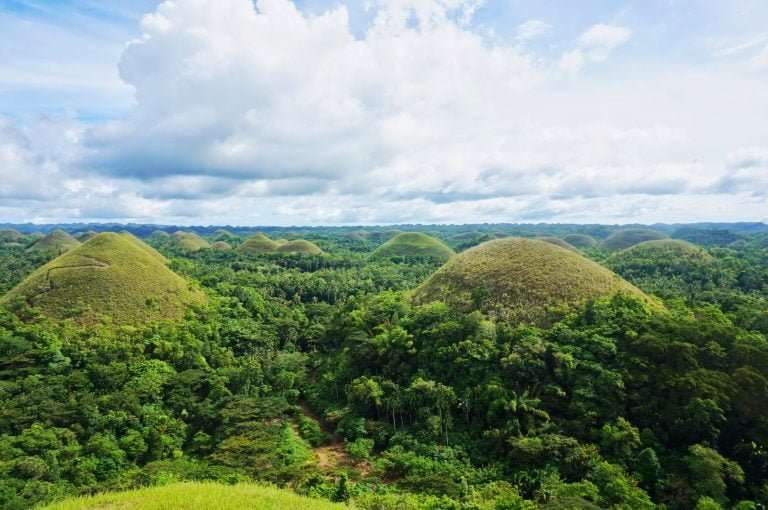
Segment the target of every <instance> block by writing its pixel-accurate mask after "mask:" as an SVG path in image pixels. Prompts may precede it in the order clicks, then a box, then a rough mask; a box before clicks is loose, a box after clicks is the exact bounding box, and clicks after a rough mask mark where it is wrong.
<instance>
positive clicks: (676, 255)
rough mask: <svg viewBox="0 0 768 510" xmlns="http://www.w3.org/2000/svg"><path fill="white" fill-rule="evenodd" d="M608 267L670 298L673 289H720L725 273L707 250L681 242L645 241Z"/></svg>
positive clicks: (616, 257) (612, 259) (618, 255)
mask: <svg viewBox="0 0 768 510" xmlns="http://www.w3.org/2000/svg"><path fill="white" fill-rule="evenodd" d="M606 265H607V266H608V267H610V268H611V269H613V270H614V271H616V272H617V273H618V274H620V275H622V276H623V277H624V278H626V279H628V280H630V281H631V282H633V283H635V284H636V285H638V286H639V287H642V288H643V289H645V290H648V291H651V292H654V293H656V294H660V295H666V294H667V293H668V292H667V291H668V290H669V289H670V288H674V289H678V290H679V289H680V288H683V287H685V288H687V289H688V291H689V292H698V291H700V290H702V289H703V288H705V287H707V286H710V287H711V286H718V285H719V282H720V277H721V276H722V271H718V269H717V263H716V260H715V258H714V257H712V255H710V254H709V253H708V252H707V251H706V250H705V249H703V248H701V247H699V246H696V245H695V244H691V243H689V242H687V241H681V240H679V239H660V240H657V241H645V242H643V243H640V244H636V245H634V246H632V247H630V248H627V249H626V250H622V251H620V252H617V253H614V254H613V255H611V256H610V257H609V258H608V260H607V261H606Z"/></svg>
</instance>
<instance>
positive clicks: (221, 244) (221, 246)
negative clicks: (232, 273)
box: [211, 241, 232, 251]
mask: <svg viewBox="0 0 768 510" xmlns="http://www.w3.org/2000/svg"><path fill="white" fill-rule="evenodd" d="M211 248H213V249H214V250H219V251H227V250H231V249H232V245H231V244H229V243H228V242H226V241H216V242H215V243H213V244H212V245H211Z"/></svg>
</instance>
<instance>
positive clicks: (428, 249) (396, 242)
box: [372, 232, 454, 262]
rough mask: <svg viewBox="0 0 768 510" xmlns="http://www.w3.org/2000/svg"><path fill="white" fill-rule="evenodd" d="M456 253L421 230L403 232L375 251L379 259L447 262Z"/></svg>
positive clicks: (374, 253)
mask: <svg viewBox="0 0 768 510" xmlns="http://www.w3.org/2000/svg"><path fill="white" fill-rule="evenodd" d="M453 255H454V252H453V250H452V249H451V248H449V247H448V246H446V245H445V244H444V243H443V242H441V241H440V240H438V239H435V238H434V237H431V236H428V235H426V234H423V233H421V232H402V233H399V234H397V235H396V236H394V237H393V238H392V239H390V240H389V241H387V242H385V243H384V244H383V245H381V246H380V247H379V248H378V249H376V251H374V252H373V255H372V256H373V257H374V258H378V259H399V260H408V259H417V258H424V259H432V260H437V261H440V262H445V261H446V260H448V259H449V258H451V257H452V256H453Z"/></svg>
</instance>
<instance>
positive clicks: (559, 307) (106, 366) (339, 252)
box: [0, 225, 768, 510]
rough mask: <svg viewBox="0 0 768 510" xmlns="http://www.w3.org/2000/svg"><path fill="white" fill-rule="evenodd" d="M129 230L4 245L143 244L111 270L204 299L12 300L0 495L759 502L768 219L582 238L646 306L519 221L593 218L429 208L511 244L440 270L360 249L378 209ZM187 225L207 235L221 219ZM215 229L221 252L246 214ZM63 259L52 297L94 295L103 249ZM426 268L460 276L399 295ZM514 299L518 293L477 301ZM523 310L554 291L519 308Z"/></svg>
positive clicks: (3, 344)
mask: <svg viewBox="0 0 768 510" xmlns="http://www.w3.org/2000/svg"><path fill="white" fill-rule="evenodd" d="M93 227H94V230H103V229H104V228H105V227H104V226H93ZM26 228H27V230H24V226H18V229H19V230H22V231H28V230H29V227H26ZM113 228H114V226H113ZM127 228H129V229H131V230H132V231H133V232H143V233H144V235H145V236H147V238H148V240H149V243H151V245H152V247H150V246H149V245H147V244H146V243H143V242H141V241H139V240H138V239H136V238H135V237H133V236H131V235H130V234H100V235H98V236H96V237H94V238H93V239H91V240H90V241H88V242H87V243H85V244H83V245H82V246H80V247H78V248H75V249H73V250H71V251H70V252H68V253H66V254H65V255H64V256H63V257H57V259H55V260H54V261H51V258H52V257H55V254H54V253H51V252H50V251H40V252H37V251H32V252H30V251H27V250H26V249H25V246H26V245H27V244H29V243H31V242H32V238H31V236H30V235H28V234H25V235H24V236H23V238H22V239H21V241H20V243H21V246H13V245H11V246H8V245H6V244H0V285H2V287H0V288H2V290H3V291H4V290H6V289H9V288H12V287H17V286H25V285H26V284H27V282H29V281H31V280H33V279H34V278H37V277H38V276H37V275H38V274H39V272H40V267H41V266H42V267H45V266H46V265H50V264H52V263H53V262H55V261H56V260H61V259H62V258H64V260H68V259H66V257H76V256H78V253H81V254H82V253H85V256H92V257H93V258H94V259H96V260H99V261H101V260H106V258H102V256H104V257H106V256H109V257H113V258H112V259H110V260H112V261H114V262H111V265H110V266H109V267H110V268H111V267H112V266H117V267H119V266H121V265H124V264H128V261H129V260H130V261H137V260H141V261H143V262H142V266H141V268H138V267H137V266H135V265H133V266H131V269H130V271H129V272H124V273H122V274H121V276H120V277H127V276H126V275H128V274H130V278H132V279H134V280H136V281H137V282H141V281H142V279H144V278H145V277H146V276H150V277H149V278H147V280H149V281H152V282H154V281H158V279H159V280H162V279H163V278H165V277H167V276H168V274H169V273H170V274H171V276H172V277H173V278H172V279H173V280H174V281H177V282H179V281H180V282H181V283H182V284H183V285H184V286H185V287H184V288H185V289H186V290H187V291H189V292H190V293H192V294H194V295H195V296H202V294H201V293H199V291H195V290H191V289H194V288H195V287H198V286H199V287H201V288H202V292H203V293H204V294H205V296H206V297H207V299H201V300H200V301H196V302H194V306H186V307H184V308H185V313H184V314H183V316H178V317H177V318H176V320H173V321H169V320H164V319H162V318H160V319H158V318H157V317H155V316H153V315H151V314H150V313H148V312H147V310H145V309H142V310H141V311H140V312H136V315H137V316H139V317H140V319H139V320H136V321H132V322H130V325H126V324H128V323H120V322H117V321H115V320H114V317H119V314H120V311H121V310H122V309H125V308H130V307H131V306H133V305H132V304H131V303H130V302H128V303H122V302H120V304H119V306H118V305H115V308H114V309H112V310H110V311H109V312H106V313H108V314H114V317H113V322H112V323H108V322H104V321H99V322H96V321H94V322H91V321H67V320H65V321H62V320H59V319H58V317H54V316H53V315H52V314H51V313H48V312H47V311H46V310H45V309H44V308H43V307H42V306H41V305H40V303H34V302H33V303H32V305H34V306H29V304H28V303H25V302H24V301H23V300H22V301H21V302H19V300H17V299H16V300H14V299H8V298H5V300H4V301H3V302H2V304H0V508H3V509H4V510H5V509H8V510H26V509H30V508H39V507H40V506H43V505H46V504H48V505H53V506H52V507H51V508H63V509H68V508H105V509H106V508H150V509H151V508H153V506H152V505H156V506H157V507H160V508H185V506H184V505H185V504H189V505H195V506H194V508H207V507H206V506H205V505H209V506H208V507H212V508H226V506H223V505H227V504H231V505H232V507H233V508H240V507H242V508H270V506H269V505H275V507H276V508H286V507H287V508H313V507H317V508H337V507H339V506H338V505H337V503H341V502H345V503H346V504H347V507H348V508H357V509H362V510H401V509H405V510H437V509H440V510H442V509H449V510H502V509H504V510H509V509H514V510H534V509H556V508H560V509H577V508H585V509H586V508H604V509H611V510H628V509H633V510H634V509H641V510H642V509H658V510H662V509H663V510H687V509H699V510H701V509H737V510H746V509H756V508H761V505H762V506H765V505H768V491H767V490H766V487H768V470H767V469H766V466H768V416H766V413H765V409H766V408H768V252H767V251H766V249H765V247H766V239H768V238H767V237H766V236H765V234H764V233H763V231H760V230H759V229H757V227H756V226H754V225H749V226H742V225H736V226H733V227H732V228H733V229H734V230H733V232H736V233H737V234H738V236H739V241H738V242H736V243H731V244H728V246H719V245H711V246H710V247H709V248H707V249H706V251H705V252H704V251H702V249H701V248H698V247H695V246H691V245H688V244H686V243H679V242H677V241H664V242H652V243H646V244H644V245H640V246H637V247H634V248H632V249H629V250H626V251H623V252H618V253H614V254H611V255H609V254H607V253H606V252H604V251H602V250H601V249H599V248H598V247H593V248H590V249H587V250H586V253H587V254H588V255H589V256H590V257H593V258H594V260H595V261H602V262H603V263H605V264H608V265H610V266H611V267H614V268H615V269H616V270H617V271H621V272H622V274H624V275H625V276H626V277H627V278H628V279H630V280H631V281H632V282H633V283H635V284H636V285H638V286H639V287H640V288H641V289H642V290H643V291H644V292H646V293H652V294H655V295H656V296H659V297H660V298H661V299H663V304H664V307H661V306H657V305H655V304H652V305H651V306H649V303H652V302H651V301H649V298H648V297H647V295H646V294H644V293H642V292H640V291H638V290H637V289H634V288H633V287H631V286H629V285H628V284H627V283H626V282H624V281H623V280H621V279H620V278H618V277H617V276H615V275H614V274H613V273H611V272H610V271H609V270H608V269H605V268H603V267H602V266H600V265H598V264H597V263H596V262H595V261H591V260H588V259H587V258H585V257H583V256H582V255H580V254H578V253H574V252H572V251H570V250H565V249H562V248H559V247H557V246H554V245H552V244H549V243H546V242H542V241H537V240H532V239H529V238H531V237H535V236H544V235H554V236H557V237H564V236H566V235H568V234H569V233H573V232H579V233H588V234H590V235H594V236H595V237H596V238H605V237H606V236H608V235H609V234H610V232H612V231H613V230H615V227H610V226H600V225H583V226H578V227H570V230H569V227H568V226H563V225H543V226H535V225H480V226H459V225H456V226H454V225H446V226H429V227H423V229H424V231H425V232H429V233H430V235H435V236H439V237H440V238H442V239H448V240H449V242H450V243H451V244H452V245H453V246H459V245H461V244H464V243H466V244H467V245H470V244H471V243H475V244H476V243H478V242H479V241H480V240H482V239H487V238H495V237H497V236H498V235H501V234H509V233H513V232H514V233H519V234H520V235H523V236H525V237H526V238H527V239H501V240H491V241H489V242H487V243H485V244H481V245H479V246H476V247H474V248H469V249H467V251H465V252H462V253H461V254H459V255H456V256H455V257H453V258H452V259H451V260H449V261H448V262H447V263H446V264H445V267H444V268H443V269H439V262H437V261H435V260H432V259H424V258H414V259H397V258H395V259H387V258H372V257H370V255H371V253H372V251H373V250H374V249H375V247H376V246H378V244H380V243H381V242H383V241H384V240H385V239H388V238H389V237H391V236H392V235H393V233H392V232H391V231H390V230H391V229H377V228H373V227H370V228H367V229H365V230H364V233H365V234H364V235H363V233H362V232H359V230H360V229H345V228H303V229H297V228H293V229H291V230H288V229H278V228H270V229H266V231H267V232H268V233H269V235H270V236H272V237H274V238H275V239H278V238H281V237H284V238H287V239H295V238H298V237H302V238H306V239H311V240H312V241H313V242H316V243H317V245H318V246H322V248H323V251H324V253H323V254H322V255H313V254H306V253H284V252H279V251H274V252H270V253H267V254H263V255H262V254H259V255H250V254H242V253H240V252H239V251H238V250H237V249H233V250H198V251H194V252H190V251H187V250H184V249H182V248H180V247H178V246H177V245H176V243H174V242H172V239H170V238H167V237H161V236H157V235H152V236H150V234H151V233H152V231H153V230H155V229H156V227H154V226H128V227H127ZM163 228H164V229H166V230H170V231H173V230H175V228H174V227H163ZM403 228H404V229H406V228H407V229H409V230H412V229H414V228H415V227H412V226H408V227H403ZM672 228H673V227H669V228H667V230H669V231H671V229H672ZM698 228H701V229H703V228H704V227H701V226H700V227H698ZM711 228H712V229H723V228H730V227H728V226H727V225H726V226H724V225H713V226H711ZM82 229H83V227H82V226H73V227H71V231H79V230H82ZM194 230H195V232H196V233H197V234H199V235H204V236H206V237H207V238H211V239H212V238H213V237H214V232H215V230H216V227H204V228H203V227H200V228H196V229H194ZM230 230H231V231H232V232H233V233H234V234H236V235H237V238H236V239H232V240H231V243H232V245H233V246H235V247H237V246H238V243H239V240H240V239H244V238H245V237H246V236H247V235H248V233H249V230H247V229H240V228H234V227H233V228H231V229H230ZM350 232H354V233H355V235H348V234H349V233H350ZM715 236H716V237H722V236H721V235H720V234H719V233H716V234H715ZM100 242H101V243H103V246H101V248H98V249H96V248H94V246H97V245H98V244H99V243H100ZM227 242H230V241H227ZM275 242H277V241H275ZM99 250H101V251H103V252H104V253H98V254H97V253H96V252H97V251H99ZM80 260H82V259H80ZM131 263H132V264H133V263H134V262H131ZM170 270H173V272H171V271H170ZM58 271H72V273H71V276H72V278H71V280H72V283H71V286H68V288H69V289H70V290H69V292H68V293H64V294H62V297H61V299H60V301H59V302H58V304H57V305H56V306H58V307H59V308H58V310H67V308H68V307H70V306H71V304H72V302H73V301H74V299H73V298H71V297H70V298H67V297H64V295H66V294H69V295H78V296H89V295H90V290H88V291H86V290H85V289H86V285H85V283H86V282H93V286H92V287H87V289H91V288H95V289H99V288H100V286H101V285H102V284H103V282H102V281H101V280H99V279H93V278H100V277H101V276H102V275H104V274H105V272H106V271H107V268H103V267H92V268H80V269H76V268H68V269H67V268H60V269H59V270H56V271H54V272H53V273H52V274H53V278H54V281H56V282H57V283H56V284H54V287H55V289H54V290H56V291H58V290H59V289H63V287H60V286H59V285H58V281H57V280H56V278H57V276H56V274H57V272H58ZM77 271H80V272H77ZM436 271H437V272H436ZM435 272H436V274H435ZM91 273H95V275H94V274H91ZM445 273H448V274H449V275H450V276H451V278H450V279H448V281H451V283H452V284H455V285H454V286H453V287H451V288H452V289H453V288H458V289H459V291H457V292H453V291H451V292H448V291H446V292H444V293H443V292H440V293H439V294H440V295H439V296H435V297H436V298H438V300H433V299H432V296H430V299H425V300H421V299H418V298H419V297H420V292H421V291H422V290H423V289H424V288H426V287H427V286H429V285H431V284H432V283H434V281H435V279H436V278H437V277H438V275H444V274H445ZM433 274H435V275H434V276H433V277H431V275H433ZM458 276H461V277H462V278H458ZM441 278H442V277H441ZM78 280H82V286H79V287H78V285H80V284H79V283H78ZM606 281H607V282H610V283H606ZM188 282H191V283H188ZM425 282H426V283H425ZM136 284H138V283H136ZM143 284H144V283H142V285H143ZM131 285H134V283H132V284H131ZM190 286H191V287H190ZM446 288H447V286H446ZM148 289H149V288H142V289H141V290H140V293H141V294H145V293H146V294H150V293H151V292H152V291H151V289H149V290H148ZM414 289H418V290H416V291H415V292H414ZM570 289H577V290H579V292H580V294H579V295H578V296H577V297H578V299H576V298H574V301H570V298H571V297H573V296H574V294H569V292H570ZM465 291H466V294H462V293H464V292H465ZM524 291H525V293H526V294H525V295H523V292H524ZM13 292H15V291H12V293H13ZM51 292H53V290H52V291H51ZM121 292H122V291H121V290H120V289H115V290H112V291H109V299H111V300H114V301H116V302H119V301H120V300H121V299H122V298H121V294H120V293H121ZM516 293H517V294H516ZM435 294H438V293H437V292H436V293H435ZM102 295H106V294H102V293H101V291H99V292H96V293H95V296H97V297H98V296H102ZM414 295H415V297H416V299H414ZM457 296H458V297H459V298H461V299H456V298H457ZM512 297H518V298H519V299H521V300H522V302H523V303H524V305H520V306H522V308H523V309H524V313H518V314H514V313H499V312H498V307H497V306H486V304H489V303H490V304H491V305H497V304H499V303H501V304H502V305H504V306H506V303H508V302H509V299H510V298H512ZM466 299H469V303H467V302H466ZM145 305H147V306H149V305H148V304H145ZM94 306H102V305H101V304H100V303H97V304H96V305H94ZM513 307H514V305H513ZM539 307H544V308H554V309H553V310H550V311H551V313H549V314H546V317H545V320H539V319H538V317H539V315H538V312H537V313H536V314H535V318H536V320H533V321H531V320H529V319H530V317H531V316H530V315H529V314H528V313H527V312H529V311H530V310H536V311H537V310H538V309H539ZM118 308H119V309H118ZM502 308H503V307H502ZM53 312H56V310H53ZM75 316H76V317H78V315H75ZM254 482H255V483H258V484H268V485H254ZM273 487H279V489H278V488H273ZM115 491H119V492H115ZM105 492H106V494H101V493H105ZM93 495H95V496H93ZM91 496H93V497H91ZM67 498H69V499H67ZM73 498H74V499H73ZM76 498H83V499H76ZM211 500H213V501H212V502H210V503H209V502H208V501H211ZM57 502H58V503H57Z"/></svg>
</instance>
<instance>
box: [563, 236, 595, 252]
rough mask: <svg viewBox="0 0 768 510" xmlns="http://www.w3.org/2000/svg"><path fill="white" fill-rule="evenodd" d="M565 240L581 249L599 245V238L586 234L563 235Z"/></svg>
mask: <svg viewBox="0 0 768 510" xmlns="http://www.w3.org/2000/svg"><path fill="white" fill-rule="evenodd" d="M563 241H565V242H566V243H568V244H570V245H571V246H575V247H576V248H578V249H579V250H584V249H586V248H594V247H595V246H597V240H596V239H595V238H594V237H592V236H588V235H586V234H568V235H567V236H563Z"/></svg>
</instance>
